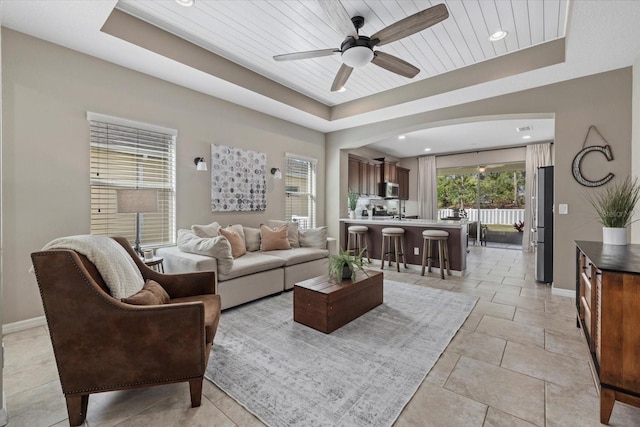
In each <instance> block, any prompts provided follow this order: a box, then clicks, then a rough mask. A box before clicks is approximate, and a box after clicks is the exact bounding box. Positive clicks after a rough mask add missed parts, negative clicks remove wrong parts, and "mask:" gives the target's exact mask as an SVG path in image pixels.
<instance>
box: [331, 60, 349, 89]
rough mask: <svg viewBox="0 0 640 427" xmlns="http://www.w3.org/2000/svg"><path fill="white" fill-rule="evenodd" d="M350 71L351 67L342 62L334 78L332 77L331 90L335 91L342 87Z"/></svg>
mask: <svg viewBox="0 0 640 427" xmlns="http://www.w3.org/2000/svg"><path fill="white" fill-rule="evenodd" d="M352 71H353V68H351V67H349V66H348V65H344V64H342V65H341V66H340V69H339V70H338V74H336V78H335V79H333V84H332V85H331V92H336V91H338V90H340V89H342V87H343V86H344V84H345V83H346V82H347V80H349V76H350V75H351V72H352Z"/></svg>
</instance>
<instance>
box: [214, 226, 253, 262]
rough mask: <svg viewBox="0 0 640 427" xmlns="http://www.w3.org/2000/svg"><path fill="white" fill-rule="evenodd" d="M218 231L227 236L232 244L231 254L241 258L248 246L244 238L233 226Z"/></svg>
mask: <svg viewBox="0 0 640 427" xmlns="http://www.w3.org/2000/svg"><path fill="white" fill-rule="evenodd" d="M218 233H220V235H221V236H224V237H226V238H227V240H228V241H229V244H231V256H233V258H234V259H236V258H240V257H241V256H242V255H244V254H246V253H247V247H246V246H245V244H244V240H243V239H242V237H240V234H238V232H237V231H236V230H235V229H233V228H231V227H227V228H221V229H220V230H218Z"/></svg>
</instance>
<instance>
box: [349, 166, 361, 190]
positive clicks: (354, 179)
mask: <svg viewBox="0 0 640 427" xmlns="http://www.w3.org/2000/svg"><path fill="white" fill-rule="evenodd" d="M348 182H349V190H354V191H358V192H359V191H360V160H358V159H356V158H353V157H349V179H348Z"/></svg>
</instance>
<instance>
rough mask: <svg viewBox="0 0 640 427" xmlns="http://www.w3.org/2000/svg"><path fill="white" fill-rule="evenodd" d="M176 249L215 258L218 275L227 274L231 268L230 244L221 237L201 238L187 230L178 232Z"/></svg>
mask: <svg viewBox="0 0 640 427" xmlns="http://www.w3.org/2000/svg"><path fill="white" fill-rule="evenodd" d="M178 249H180V250H181V251H182V252H188V253H192V254H198V255H206V256H210V257H212V258H216V259H217V265H218V273H220V274H223V273H225V272H226V273H228V272H229V271H231V267H233V257H232V255H231V244H229V241H228V240H227V239H226V237H223V236H218V237H208V238H202V237H198V236H196V235H195V234H194V233H192V232H191V231H189V230H178Z"/></svg>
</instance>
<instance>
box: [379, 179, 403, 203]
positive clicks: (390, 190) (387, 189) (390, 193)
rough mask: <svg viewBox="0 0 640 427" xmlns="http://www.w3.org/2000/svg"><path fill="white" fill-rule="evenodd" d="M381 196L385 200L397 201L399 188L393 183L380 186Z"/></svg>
mask: <svg viewBox="0 0 640 427" xmlns="http://www.w3.org/2000/svg"><path fill="white" fill-rule="evenodd" d="M382 196H383V197H384V198H385V199H397V198H398V197H399V196H400V186H399V185H398V184H396V183H394V182H385V183H384V184H382Z"/></svg>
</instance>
